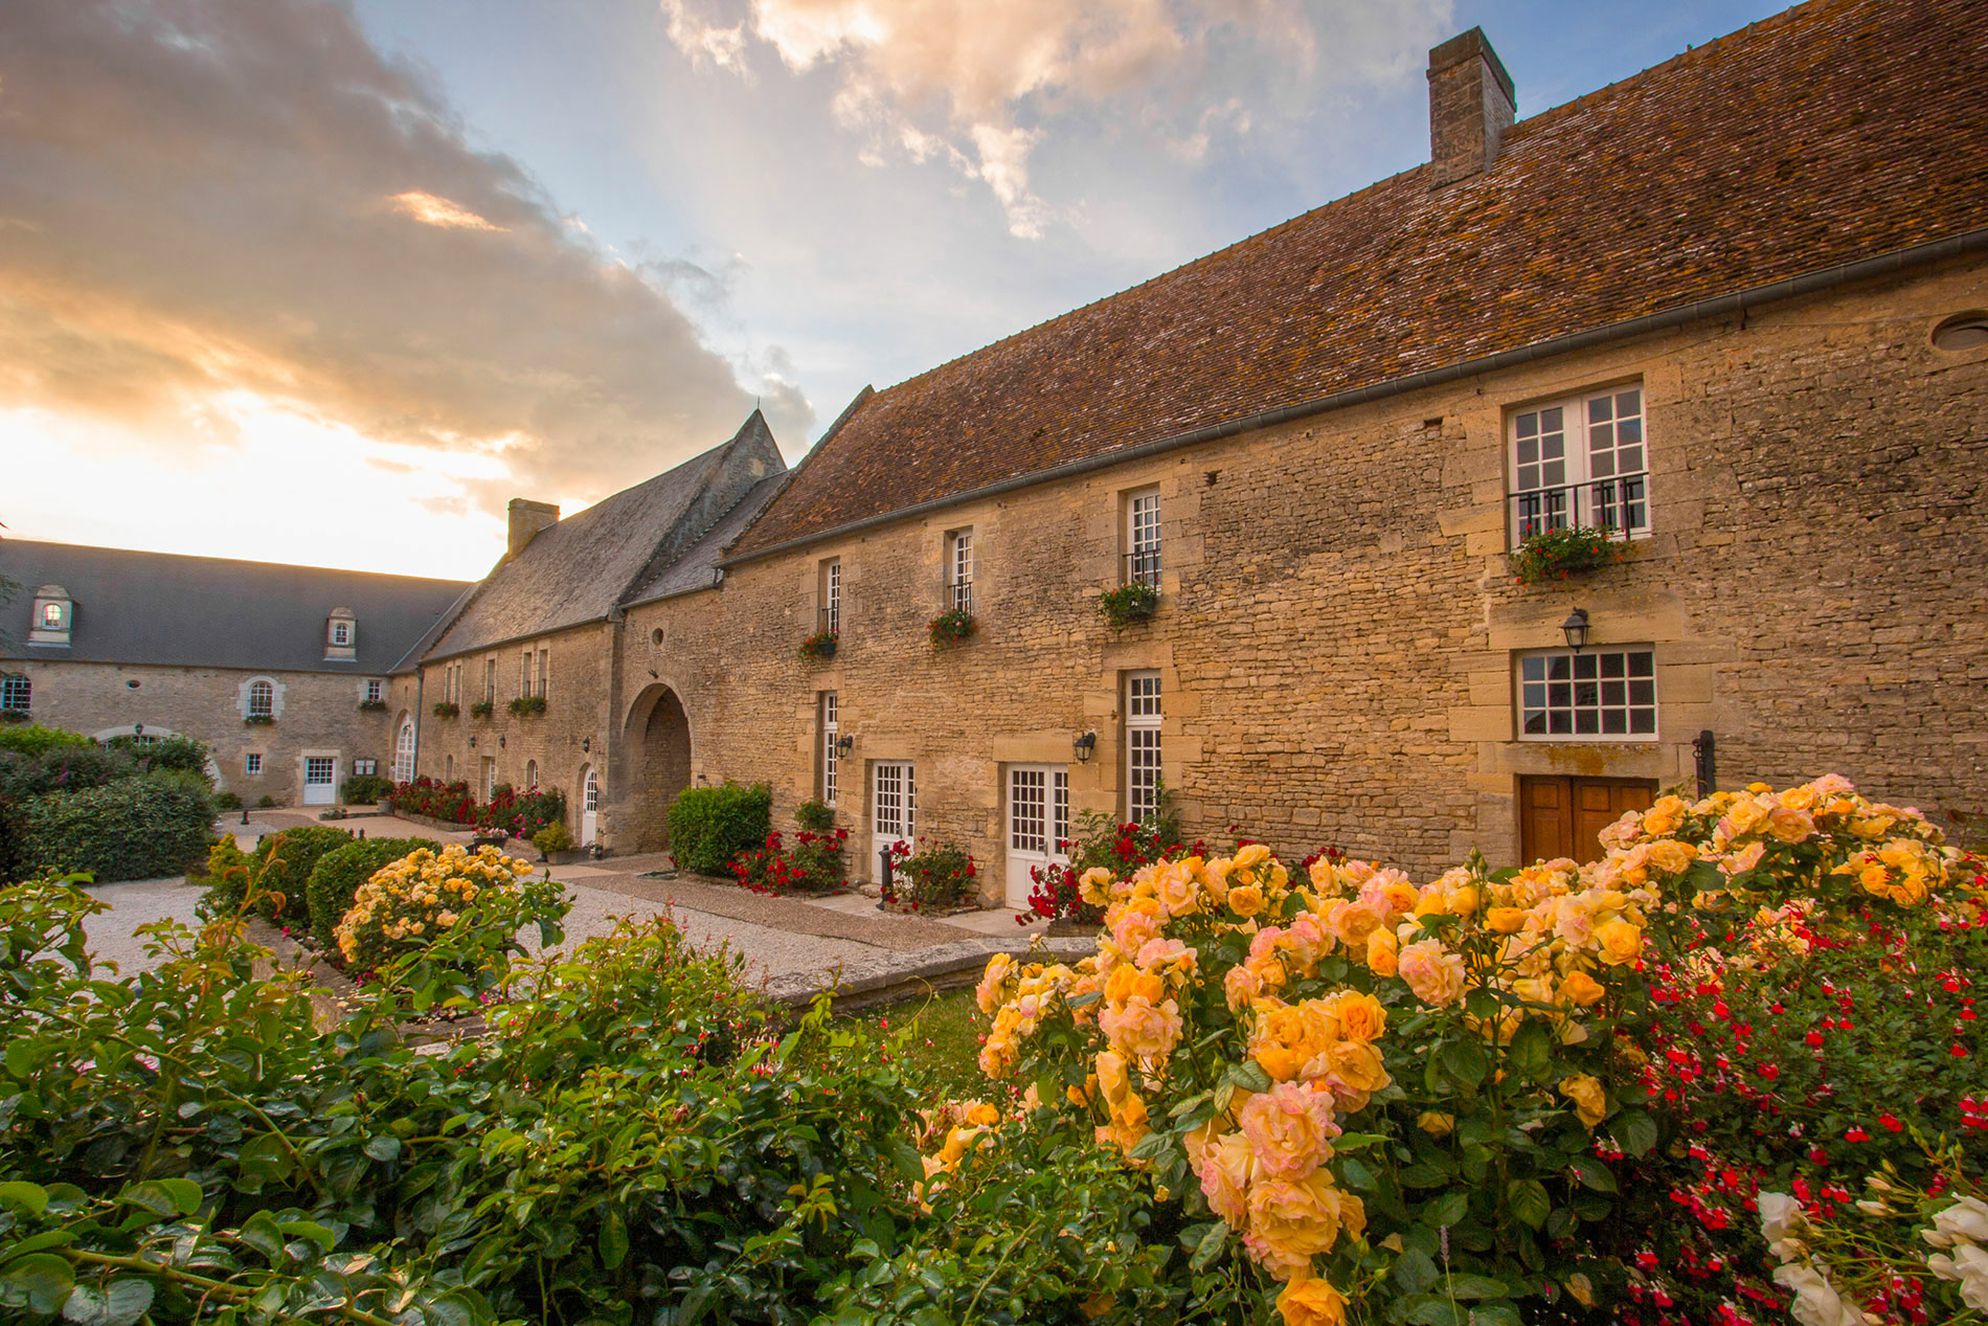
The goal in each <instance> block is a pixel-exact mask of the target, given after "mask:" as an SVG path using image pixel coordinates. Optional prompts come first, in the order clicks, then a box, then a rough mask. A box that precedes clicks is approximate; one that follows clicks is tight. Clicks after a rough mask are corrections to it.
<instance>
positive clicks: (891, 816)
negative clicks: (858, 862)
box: [870, 760, 918, 871]
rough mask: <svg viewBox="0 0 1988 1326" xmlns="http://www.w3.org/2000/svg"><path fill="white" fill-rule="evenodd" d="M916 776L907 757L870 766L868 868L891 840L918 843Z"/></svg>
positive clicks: (873, 865) (875, 862)
mask: <svg viewBox="0 0 1988 1326" xmlns="http://www.w3.org/2000/svg"><path fill="white" fill-rule="evenodd" d="M917 835H918V777H917V773H916V771H915V770H914V769H913V768H912V766H911V761H909V760H891V761H886V762H881V763H877V764H873V765H871V766H870V869H871V870H873V871H874V870H876V869H877V854H878V853H879V852H881V851H883V850H884V849H885V848H886V847H889V846H890V845H891V844H892V843H897V842H902V843H905V844H907V845H909V846H912V847H914V848H915V847H916V846H917Z"/></svg>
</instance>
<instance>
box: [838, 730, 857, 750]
mask: <svg viewBox="0 0 1988 1326" xmlns="http://www.w3.org/2000/svg"><path fill="white" fill-rule="evenodd" d="M855 748H856V737H855V734H854V733H850V734H847V735H845V736H840V737H837V738H836V739H835V753H836V754H838V755H847V754H848V753H849V752H850V751H852V750H854V749H855Z"/></svg>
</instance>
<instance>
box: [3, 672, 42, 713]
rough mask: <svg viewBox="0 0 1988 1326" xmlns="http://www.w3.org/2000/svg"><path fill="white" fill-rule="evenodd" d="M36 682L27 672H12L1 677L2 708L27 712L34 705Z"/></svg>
mask: <svg viewBox="0 0 1988 1326" xmlns="http://www.w3.org/2000/svg"><path fill="white" fill-rule="evenodd" d="M34 695H35V688H34V683H33V682H31V681H29V680H28V677H27V674H26V673H21V672H10V673H8V674H7V675H6V676H4V677H0V709H4V710H6V711H8V712H9V713H15V714H25V713H27V712H28V711H29V710H30V709H32V708H33V707H34Z"/></svg>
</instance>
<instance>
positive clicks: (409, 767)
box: [393, 718, 414, 783]
mask: <svg viewBox="0 0 1988 1326" xmlns="http://www.w3.org/2000/svg"><path fill="white" fill-rule="evenodd" d="M393 780H394V781H395V782H396V783H411V782H413V781H414V720H413V719H411V718H403V719H401V720H400V732H399V734H398V735H396V736H395V737H394V739H393Z"/></svg>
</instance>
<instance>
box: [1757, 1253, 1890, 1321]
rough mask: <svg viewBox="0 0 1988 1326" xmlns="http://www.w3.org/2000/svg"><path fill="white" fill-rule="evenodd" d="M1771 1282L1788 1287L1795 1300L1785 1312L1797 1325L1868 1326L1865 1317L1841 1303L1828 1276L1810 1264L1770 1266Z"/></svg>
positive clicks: (1841, 1300)
mask: <svg viewBox="0 0 1988 1326" xmlns="http://www.w3.org/2000/svg"><path fill="white" fill-rule="evenodd" d="M1774 1283H1775V1284H1778V1285H1780V1286H1781V1287H1782V1288H1784V1289H1787V1290H1789V1291H1791V1292H1792V1293H1793V1294H1794V1296H1795V1301H1794V1302H1793V1303H1792V1304H1790V1305H1789V1307H1788V1313H1789V1315H1790V1316H1792V1317H1793V1318H1794V1319H1795V1320H1796V1321H1798V1322H1800V1323H1801V1326H1868V1324H1869V1319H1868V1318H1866V1317H1865V1316H1864V1314H1863V1313H1861V1312H1859V1311H1857V1309H1855V1308H1853V1307H1851V1306H1850V1305H1849V1304H1848V1303H1845V1302H1844V1301H1843V1299H1842V1298H1841V1297H1840V1296H1839V1295H1838V1294H1837V1292H1836V1287H1835V1286H1834V1285H1832V1284H1830V1283H1829V1277H1828V1276H1826V1275H1824V1274H1823V1273H1822V1272H1821V1271H1818V1270H1816V1269H1815V1268H1814V1267H1812V1266H1801V1265H1787V1266H1779V1267H1776V1268H1775V1270H1774Z"/></svg>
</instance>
